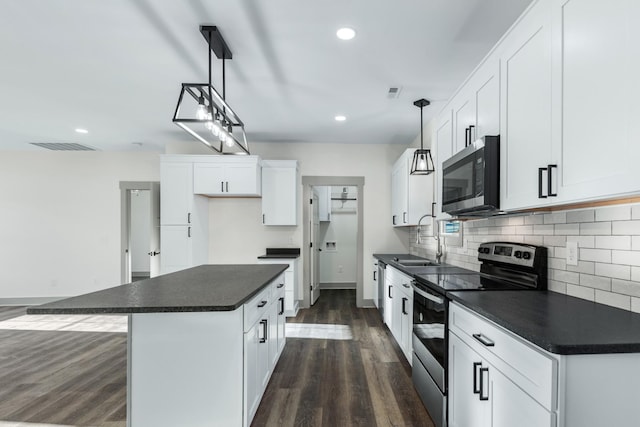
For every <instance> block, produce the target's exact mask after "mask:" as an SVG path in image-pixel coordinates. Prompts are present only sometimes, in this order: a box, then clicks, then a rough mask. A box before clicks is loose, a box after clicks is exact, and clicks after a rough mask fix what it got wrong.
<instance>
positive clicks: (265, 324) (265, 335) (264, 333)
mask: <svg viewBox="0 0 640 427" xmlns="http://www.w3.org/2000/svg"><path fill="white" fill-rule="evenodd" d="M267 322H268V320H266V319H262V320H261V321H260V324H261V325H262V333H263V337H262V338H260V344H264V343H266V342H267V330H268V329H269V327H268V325H267ZM480 381H482V377H480Z"/></svg>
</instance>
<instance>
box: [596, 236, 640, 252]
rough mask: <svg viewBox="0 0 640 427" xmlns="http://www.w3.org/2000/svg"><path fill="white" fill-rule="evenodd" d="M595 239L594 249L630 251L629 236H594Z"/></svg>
mask: <svg viewBox="0 0 640 427" xmlns="http://www.w3.org/2000/svg"><path fill="white" fill-rule="evenodd" d="M595 237H596V248H600V249H620V250H629V249H631V236H595ZM638 237H640V236H638Z"/></svg>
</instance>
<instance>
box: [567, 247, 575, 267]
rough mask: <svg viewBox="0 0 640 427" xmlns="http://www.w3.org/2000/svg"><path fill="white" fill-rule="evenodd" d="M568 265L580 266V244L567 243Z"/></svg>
mask: <svg viewBox="0 0 640 427" xmlns="http://www.w3.org/2000/svg"><path fill="white" fill-rule="evenodd" d="M567 265H578V242H567Z"/></svg>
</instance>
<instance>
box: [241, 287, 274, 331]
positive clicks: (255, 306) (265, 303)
mask: <svg viewBox="0 0 640 427" xmlns="http://www.w3.org/2000/svg"><path fill="white" fill-rule="evenodd" d="M275 283H276V282H275V281H273V282H271V283H270V284H269V285H267V286H265V287H264V289H262V290H261V291H260V292H259V293H258V294H257V295H256V296H254V297H253V298H251V300H249V302H247V303H245V304H244V331H245V332H248V331H249V329H251V326H252V325H253V324H254V323H255V322H256V321H257V320H258V319H259V318H260V316H263V315H264V313H265V312H266V311H267V307H269V305H270V303H271V301H273V299H272V297H271V294H272V293H275V292H272V288H273V287H274V285H275Z"/></svg>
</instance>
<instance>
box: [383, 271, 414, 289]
mask: <svg viewBox="0 0 640 427" xmlns="http://www.w3.org/2000/svg"><path fill="white" fill-rule="evenodd" d="M384 277H385V280H387V282H389V283H391V284H392V285H398V286H402V285H404V284H406V285H408V286H409V288H407V287H406V286H405V287H404V288H405V289H410V288H411V282H412V281H413V279H412V278H411V277H409V276H407V275H406V274H404V273H403V272H401V271H400V270H397V269H395V268H393V267H390V266H387V268H386V270H385V276H384Z"/></svg>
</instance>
